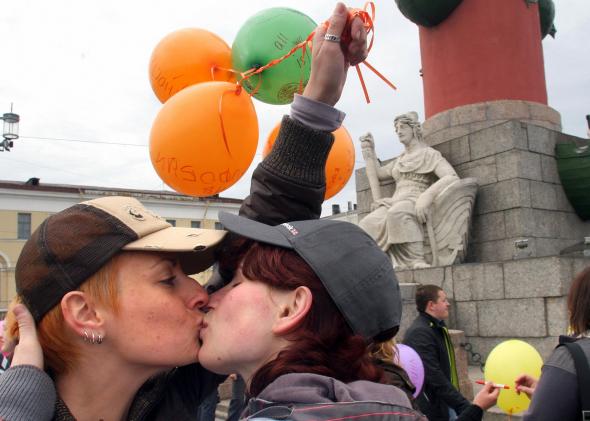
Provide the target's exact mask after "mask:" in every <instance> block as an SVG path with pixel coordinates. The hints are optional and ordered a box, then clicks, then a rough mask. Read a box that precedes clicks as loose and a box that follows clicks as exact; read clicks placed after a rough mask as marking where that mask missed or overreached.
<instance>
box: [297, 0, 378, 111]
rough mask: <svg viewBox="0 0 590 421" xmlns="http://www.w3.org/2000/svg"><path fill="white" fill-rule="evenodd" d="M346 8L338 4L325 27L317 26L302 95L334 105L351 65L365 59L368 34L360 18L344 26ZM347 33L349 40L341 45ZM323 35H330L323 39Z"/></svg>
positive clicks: (324, 36)
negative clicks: (308, 71) (345, 32)
mask: <svg viewBox="0 0 590 421" xmlns="http://www.w3.org/2000/svg"><path fill="white" fill-rule="evenodd" d="M347 19H348V9H347V8H346V6H345V5H344V4H343V3H338V4H337V5H336V8H335V9H334V12H333V13H332V16H331V17H330V20H329V25H328V28H326V27H324V25H320V26H319V27H318V28H317V29H316V32H315V35H314V38H313V51H312V56H313V59H312V64H311V75H310V78H309V82H308V83H307V86H306V87H305V90H304V91H303V96H306V97H308V98H310V99H313V100H316V101H319V102H323V103H325V104H328V105H335V104H336V102H338V100H339V99H340V96H341V95H342V89H343V88H344V84H345V82H346V74H347V72H348V68H349V67H350V65H356V64H358V63H360V62H361V61H363V60H365V59H366V58H367V33H366V31H365V29H364V27H363V23H362V21H361V20H360V19H359V18H354V19H353V21H352V23H351V24H350V26H349V27H348V28H347V27H346V22H347ZM345 29H346V30H349V31H350V36H351V41H350V43H349V44H347V45H345V44H343V43H341V41H340V38H341V37H342V34H343V31H344V30H345ZM326 34H328V35H329V36H328V37H327V38H331V40H330V39H327V38H326Z"/></svg>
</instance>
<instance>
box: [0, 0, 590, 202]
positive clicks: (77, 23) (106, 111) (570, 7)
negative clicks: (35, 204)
mask: <svg viewBox="0 0 590 421" xmlns="http://www.w3.org/2000/svg"><path fill="white" fill-rule="evenodd" d="M515 1H518V0H515ZM521 1H524V0H521ZM362 3H364V2H360V1H359V2H358V4H352V3H351V4H350V5H351V6H356V7H359V6H360V5H361V4H362ZM375 3H376V6H377V19H376V22H375V28H376V38H375V46H374V48H373V50H372V52H371V54H370V56H369V61H370V62H371V63H372V64H373V65H374V66H375V67H376V68H377V69H378V70H380V71H381V72H382V73H383V74H385V75H386V76H387V77H388V78H390V80H392V81H393V82H394V83H395V84H396V85H397V86H398V88H399V89H398V91H396V92H394V91H392V90H391V89H389V88H388V87H387V86H386V85H384V84H383V83H382V82H381V81H380V80H379V79H377V78H376V77H375V76H374V75H372V74H371V73H370V72H368V71H365V72H364V76H365V80H366V82H367V86H368V89H369V94H370V96H371V99H372V103H371V104H369V105H367V104H366V103H365V102H364V98H363V95H362V91H361V88H360V85H359V84H358V80H357V77H356V74H355V72H354V71H352V72H350V74H349V82H348V84H347V86H346V88H345V92H344V95H343V98H342V99H341V101H340V102H339V104H338V107H339V108H340V109H342V110H343V111H345V112H347V114H348V115H347V118H346V120H345V122H344V125H345V127H346V128H347V129H348V130H349V132H350V133H351V135H352V137H353V139H354V140H355V145H356V146H357V158H356V167H361V166H364V165H363V162H362V157H361V155H360V150H359V149H358V142H357V141H356V140H357V139H358V137H359V136H360V135H361V134H363V133H365V132H367V131H371V132H373V134H374V136H375V138H376V144H377V146H376V147H377V154H378V156H380V157H381V158H383V159H387V158H390V157H392V156H395V155H397V154H399V152H400V151H401V149H400V147H399V146H398V143H397V139H396V138H395V136H394V134H393V130H392V119H393V116H395V115H398V114H401V113H403V112H406V111H409V110H416V111H418V113H419V114H420V118H421V119H423V117H424V107H423V102H422V82H421V79H420V77H419V74H418V72H419V69H420V53H419V47H418V29H417V27H416V26H415V25H414V24H413V23H411V22H410V21H408V20H406V19H405V18H404V17H403V16H402V15H401V13H400V12H399V10H398V9H397V7H396V5H395V2H394V0H388V1H380V0H377V1H376V2H375ZM556 3H557V12H556V14H557V16H556V21H555V25H556V27H557V38H556V39H552V38H550V37H547V38H545V40H544V41H543V48H544V56H545V69H546V78H547V90H548V95H549V105H550V106H552V107H553V108H555V109H557V110H558V111H559V112H560V113H561V116H562V120H563V130H564V132H566V133H569V134H573V135H576V136H580V137H585V136H586V125H585V119H584V116H585V115H586V114H589V113H590V104H589V97H590V54H589V51H590V47H589V42H590V7H589V6H590V3H589V0H567V1H565V0H560V1H556ZM334 4H335V2H334V1H332V0H330V1H327V0H297V1H292V2H283V1H270V0H248V1H236V0H225V1H223V0H221V1H219V0H218V1H198V0H191V1H186V0H166V1H160V2H155V1H152V0H141V1H140V0H117V1H115V0H101V1H96V0H95V1H89V0H77V1H75V0H53V1H46V0H18V1H8V0H0V6H1V7H0V39H1V40H2V44H1V45H0V60H1V61H0V113H4V112H8V111H9V110H10V104H11V102H12V103H14V112H15V113H18V114H20V116H21V123H20V135H21V138H20V139H18V140H17V141H16V142H15V146H14V149H13V150H12V151H11V152H0V179H3V180H20V181H26V180H27V179H28V178H30V177H39V178H40V179H41V182H46V183H61V184H82V185H92V186H108V187H122V188H134V189H154V190H159V189H166V188H167V187H165V186H164V185H163V183H162V182H161V181H160V179H159V178H158V176H157V175H156V173H155V171H154V170H153V168H152V166H151V163H150V160H149V155H148V148H147V143H148V138H149V131H150V128H151V124H152V121H153V120H154V118H155V116H156V114H157V113H158V111H159V109H160V108H161V106H162V105H161V104H160V102H159V101H158V100H157V99H156V97H155V95H154V94H153V93H152V90H151V88H150V85H149V80H148V62H149V58H150V55H151V52H152V50H153V48H154V47H155V46H156V44H157V43H158V42H159V41H160V39H162V38H163V37H164V36H165V35H166V34H168V33H170V32H172V31H175V30H177V29H181V28H187V27H196V28H204V29H207V30H209V31H212V32H214V33H216V34H218V35H219V36H221V37H222V38H223V39H224V40H225V41H226V42H227V43H228V44H229V45H230V46H231V43H232V41H233V39H234V37H235V35H236V33H237V31H238V30H239V28H240V26H241V25H242V23H243V22H244V21H245V20H246V19H247V18H248V17H250V16H251V15H253V14H254V13H256V12H258V11H260V10H262V9H265V8H269V7H277V6H285V7H291V8H296V9H298V10H300V11H301V12H303V13H306V14H307V15H309V16H310V17H311V18H312V19H314V20H315V21H316V22H321V21H323V20H325V19H326V18H327V17H328V16H329V15H330V12H331V10H332V8H333V5H334ZM254 102H255V105H256V110H257V114H258V118H259V127H260V142H259V148H258V154H257V155H256V157H255V159H254V162H253V164H252V165H251V167H250V171H249V172H248V173H247V174H246V175H245V176H244V177H243V178H242V180H240V182H238V183H237V184H236V185H234V186H233V187H232V188H230V189H228V190H226V191H225V192H223V193H221V195H222V196H225V197H236V198H243V197H245V195H246V194H247V192H248V189H249V180H250V174H251V170H252V169H253V168H254V166H255V165H256V164H257V163H258V162H259V161H260V159H261V156H260V151H261V150H262V147H263V145H264V143H265V140H266V137H267V135H268V133H269V132H270V130H271V129H272V128H273V127H274V125H275V124H276V123H277V122H278V121H280V118H281V116H282V115H283V114H285V113H288V106H271V105H266V104H263V103H261V102H259V101H257V100H255V101H254ZM38 138H45V139H38ZM57 139H69V140H79V141H98V142H104V143H101V144H94V143H81V142H74V141H64V140H57ZM109 143H110V144H109ZM114 143H119V144H121V143H123V144H132V145H138V146H127V145H116V144H114ZM347 201H353V202H355V201H356V195H355V188H354V175H353V177H352V178H351V180H350V181H349V183H348V184H347V186H346V187H345V189H344V190H343V191H342V192H341V193H339V194H338V195H337V196H335V197H334V198H333V199H332V200H330V201H328V202H326V205H324V206H325V207H324V212H326V211H327V210H328V209H329V206H330V205H331V203H340V204H341V205H342V206H343V207H344V208H345V207H346V202H347Z"/></svg>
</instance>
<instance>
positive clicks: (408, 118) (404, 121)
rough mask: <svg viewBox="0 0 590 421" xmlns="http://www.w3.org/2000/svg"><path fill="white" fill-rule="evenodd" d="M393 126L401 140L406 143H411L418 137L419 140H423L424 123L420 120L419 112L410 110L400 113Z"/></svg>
mask: <svg viewBox="0 0 590 421" xmlns="http://www.w3.org/2000/svg"><path fill="white" fill-rule="evenodd" d="M393 126H394V127H395V132H396V133H397V135H398V137H399V140H400V142H401V143H403V144H404V145H409V144H410V142H411V141H412V139H416V140H418V141H419V142H421V141H422V125H421V124H420V121H419V120H418V113H417V112H415V111H410V112H409V113H405V114H401V115H398V116H397V117H396V118H395V119H394V120H393ZM408 128H409V130H408ZM410 132H411V134H410Z"/></svg>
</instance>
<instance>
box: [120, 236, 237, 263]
mask: <svg viewBox="0 0 590 421" xmlns="http://www.w3.org/2000/svg"><path fill="white" fill-rule="evenodd" d="M226 234H227V232H226V231H224V230H209V229H199V228H180V227H168V228H164V229H162V230H159V231H156V232H154V233H152V234H149V235H146V236H145V237H143V238H140V239H139V240H136V241H132V242H131V243H128V244H127V245H125V247H123V250H133V251H155V252H168V253H178V254H179V259H180V264H181V265H182V268H183V270H184V271H185V273H187V274H194V273H198V272H202V271H204V270H206V269H207V268H209V267H211V266H212V265H213V263H214V262H215V252H216V251H217V249H218V248H219V247H220V245H221V240H223V237H225V235H226Z"/></svg>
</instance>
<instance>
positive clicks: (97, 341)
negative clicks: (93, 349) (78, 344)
mask: <svg viewBox="0 0 590 421" xmlns="http://www.w3.org/2000/svg"><path fill="white" fill-rule="evenodd" d="M102 340H103V337H102V336H101V335H100V334H99V335H98V339H97V340H96V343H97V344H98V345H100V344H101V343H102Z"/></svg>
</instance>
